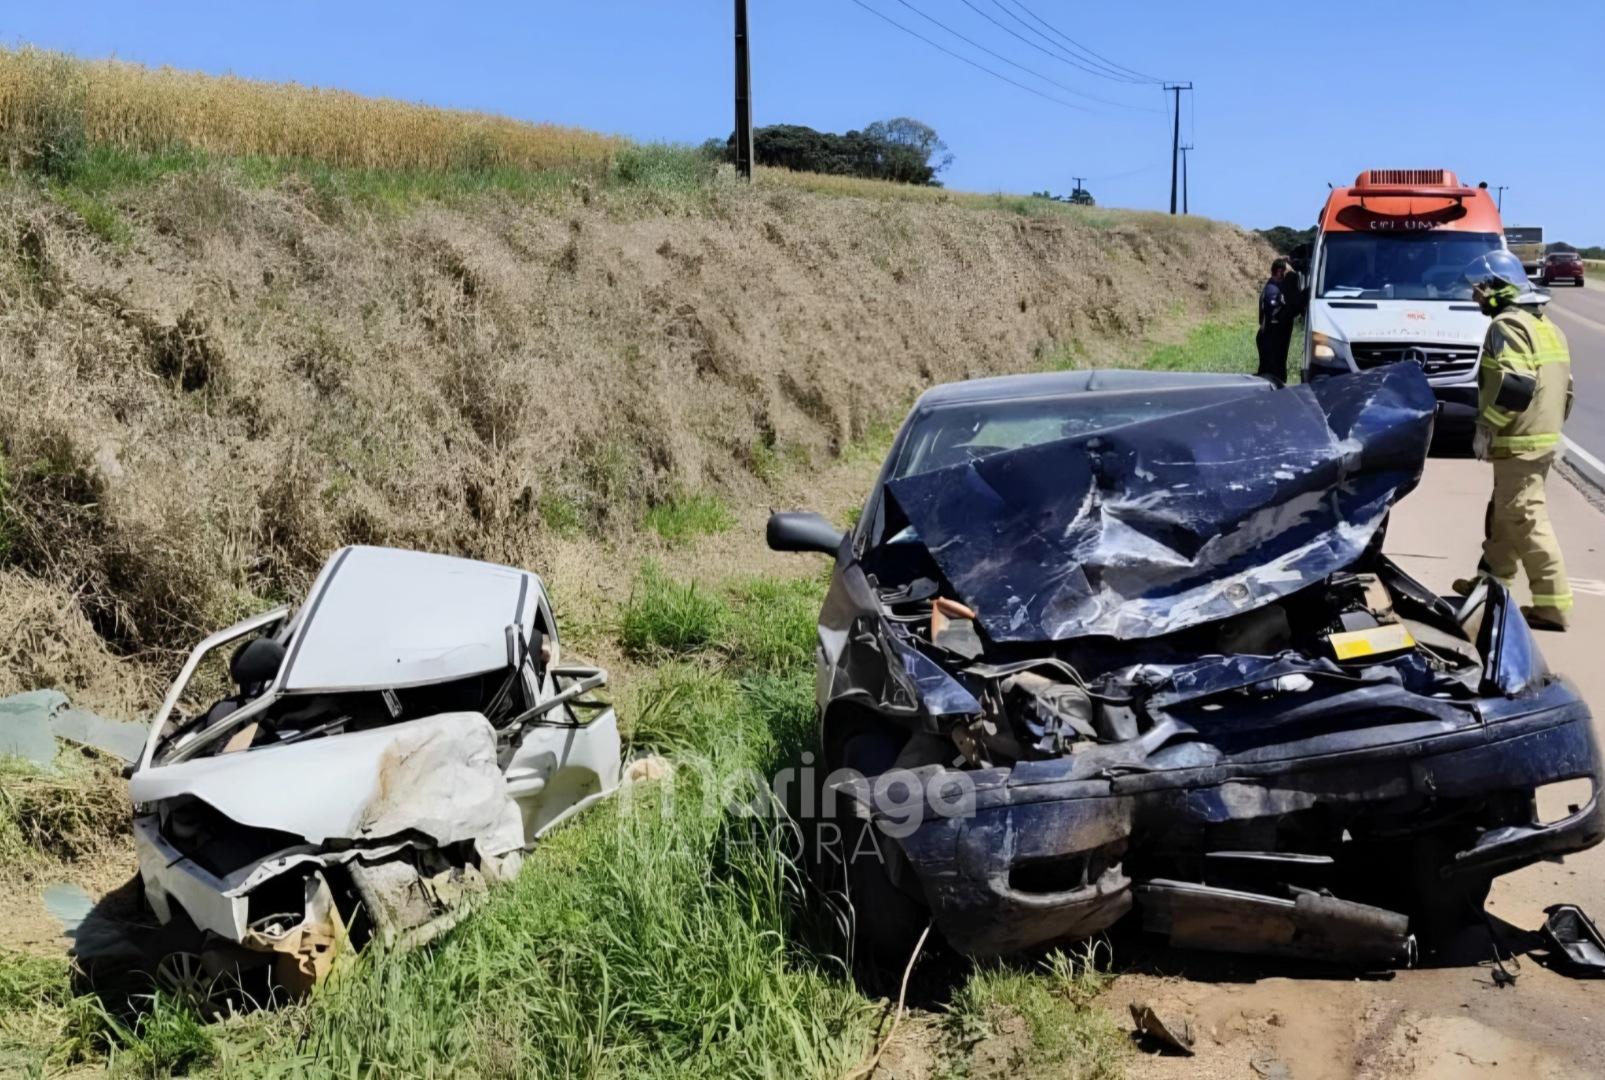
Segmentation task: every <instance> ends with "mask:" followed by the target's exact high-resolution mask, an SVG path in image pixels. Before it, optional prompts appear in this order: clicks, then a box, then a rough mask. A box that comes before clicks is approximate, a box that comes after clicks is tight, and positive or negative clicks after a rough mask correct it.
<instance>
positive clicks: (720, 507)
mask: <svg viewBox="0 0 1605 1080" xmlns="http://www.w3.org/2000/svg"><path fill="white" fill-rule="evenodd" d="M644 523H645V525H646V527H647V528H649V529H651V530H652V531H653V532H655V533H657V534H658V535H659V536H661V537H663V539H664V540H666V541H667V542H668V543H670V544H675V545H678V544H685V543H688V542H690V541H691V540H693V539H695V538H696V537H698V536H712V535H714V534H716V533H722V532H728V531H729V530H731V529H732V528H734V527H735V524H736V516H735V515H734V514H732V513H731V512H730V508H729V507H727V506H725V504H724V503H723V502H721V501H719V499H718V498H717V497H715V496H713V495H707V494H691V495H676V496H675V497H673V498H671V499H669V500H668V501H666V502H661V503H659V504H658V505H656V506H654V507H651V508H650V509H648V510H647V512H646V517H645V519H644Z"/></svg>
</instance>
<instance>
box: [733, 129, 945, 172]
mask: <svg viewBox="0 0 1605 1080" xmlns="http://www.w3.org/2000/svg"><path fill="white" fill-rule="evenodd" d="M702 148H703V152H704V153H705V154H707V155H708V156H709V157H712V158H715V159H719V160H723V161H730V162H734V161H735V160H736V136H735V133H734V132H731V134H730V137H729V138H728V139H725V140H723V141H721V140H719V139H709V140H708V141H707V142H705V143H703V145H702ZM752 155H753V160H754V161H755V162H757V164H759V165H772V166H775V167H776V168H781V169H792V170H794V171H796V172H814V173H825V174H827V175H831V176H862V177H865V178H867V179H870V180H891V181H893V182H895V183H900V184H918V185H921V186H924V187H941V183H940V182H939V181H938V180H937V178H936V177H937V174H938V173H940V172H941V171H942V170H943V169H946V168H947V167H948V166H949V165H951V164H952V163H953V155H952V154H950V153H948V150H947V144H946V143H944V142H943V141H942V139H941V137H940V136H938V135H937V134H936V131H935V130H934V129H933V128H931V127H930V125H928V124H923V123H921V122H920V121H918V120H915V119H912V118H910V117H907V116H899V117H894V118H893V119H891V120H877V121H875V122H874V123H873V124H870V125H868V126H867V127H865V128H864V129H863V130H862V131H848V132H846V133H843V134H838V133H836V132H833V131H816V130H814V129H813V128H811V127H805V126H803V125H802V124H771V125H769V126H768V127H761V128H756V129H754V130H753V133H752Z"/></svg>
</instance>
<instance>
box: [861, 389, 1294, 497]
mask: <svg viewBox="0 0 1605 1080" xmlns="http://www.w3.org/2000/svg"><path fill="white" fill-rule="evenodd" d="M1268 386H1269V384H1256V383H1251V382H1242V383H1228V384H1226V385H1223V386H1207V387H1200V386H1188V387H1173V388H1170V389H1163V390H1160V389H1155V390H1119V391H1113V390H1101V391H1083V392H1081V393H1075V394H1065V395H1060V396H1055V397H1038V398H1025V399H1019V398H1016V399H1013V400H1007V401H967V402H955V403H953V404H951V405H943V406H938V407H936V408H932V409H928V410H925V411H924V412H923V413H922V414H921V415H919V416H917V417H916V418H915V420H914V426H913V427H912V428H911V429H910V430H909V432H908V437H907V438H906V439H905V440H904V442H903V451H902V453H901V454H900V455H899V456H898V459H897V465H896V467H895V468H893V470H892V473H891V479H900V478H902V477H905V476H912V475H914V474H916V473H925V472H931V471H933V470H936V469H943V468H947V467H948V466H951V465H961V464H963V463H964V462H966V461H972V460H974V459H976V458H980V457H985V456H986V455H988V454H996V453H998V452H1000V451H1003V450H1018V449H1020V448H1022V447H1026V446H1035V445H1037V444H1038V443H1046V442H1052V441H1054V440H1055V439H1068V438H1071V437H1073V436H1076V435H1085V434H1087V433H1089V432H1093V431H1104V430H1107V429H1109V428H1114V427H1120V426H1122V425H1124V424H1132V423H1136V422H1138V421H1140V420H1152V419H1154V418H1156V417H1160V416H1167V415H1170V414H1172V413H1179V412H1186V411H1188V410H1190V409H1201V408H1203V407H1204V406H1206V405H1214V404H1217V403H1219V402H1223V401H1228V400H1231V399H1232V398H1239V397H1243V396H1245V395H1247V394H1252V393H1258V392H1260V391H1262V390H1264V389H1267V388H1268Z"/></svg>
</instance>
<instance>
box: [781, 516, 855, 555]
mask: <svg viewBox="0 0 1605 1080" xmlns="http://www.w3.org/2000/svg"><path fill="white" fill-rule="evenodd" d="M845 536H846V534H845V533H843V532H842V531H841V530H840V529H838V528H836V526H834V525H832V524H831V523H830V522H829V521H828V520H826V519H825V517H824V515H823V514H815V513H813V512H811V511H801V510H781V511H779V512H777V513H773V514H770V515H769V527H768V528H767V529H765V530H764V539H765V540H767V541H768V542H769V550H771V551H817V552H819V553H820V554H822V555H834V554H836V549H837V548H839V547H841V546H842V539H843V538H844V537H845Z"/></svg>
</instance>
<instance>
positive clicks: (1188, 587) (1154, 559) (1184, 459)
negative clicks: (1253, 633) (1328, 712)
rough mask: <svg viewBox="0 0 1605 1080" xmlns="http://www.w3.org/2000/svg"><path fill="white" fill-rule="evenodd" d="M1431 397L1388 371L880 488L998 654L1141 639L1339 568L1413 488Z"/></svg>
mask: <svg viewBox="0 0 1605 1080" xmlns="http://www.w3.org/2000/svg"><path fill="white" fill-rule="evenodd" d="M1434 409H1435V402H1434V398H1433V393H1432V388H1431V387H1430V385H1429V384H1428V383H1427V380H1426V377H1425V375H1423V374H1422V371H1421V369H1420V368H1419V367H1418V366H1417V365H1415V364H1393V365H1390V366H1388V367H1384V368H1379V369H1376V370H1374V371H1368V372H1363V373H1361V374H1358V375H1348V376H1342V377H1339V378H1333V379H1327V380H1323V381H1321V382H1318V383H1314V384H1306V385H1301V386H1296V387H1289V388H1286V389H1282V390H1278V391H1276V392H1275V393H1271V394H1255V395H1252V396H1249V397H1244V398H1240V399H1237V400H1233V401H1228V402H1225V403H1222V404H1218V405H1211V406H1206V407H1203V408H1199V409H1195V410H1192V411H1189V412H1184V413H1179V414H1175V415H1171V416H1166V417H1162V418H1160V419H1156V420H1150V421H1144V422H1141V423H1136V424H1129V425H1126V426H1124V427H1118V428H1112V429H1109V430H1107V431H1102V432H1095V433H1092V434H1086V435H1080V436H1077V437H1075V438H1071V439H1063V440H1059V441H1056V442H1049V443H1043V444H1039V445H1036V446H1031V447H1026V448H1023V449H1020V450H1012V451H1004V452H1001V453H996V454H991V455H989V456H987V457H984V458H979V459H977V460H975V461H971V462H968V463H966V464H964V465H959V466H954V467H952V468H947V469H939V470H936V471H934V472H928V473H922V474H918V475H914V476H908V477H904V478H902V479H900V480H894V481H891V482H890V483H888V484H887V490H888V492H889V493H890V496H891V497H892V498H893V499H894V500H896V502H897V505H898V506H899V507H900V508H901V509H902V511H903V513H904V515H905V516H906V517H907V518H908V521H909V524H910V525H911V526H912V528H913V530H914V532H915V534H917V537H918V539H919V541H920V542H921V543H923V544H924V546H925V548H926V549H927V550H928V551H929V552H930V554H931V557H932V558H933V559H934V560H935V562H936V564H937V566H938V568H939V569H940V570H941V572H942V574H943V575H944V576H945V577H946V578H947V580H948V582H949V583H950V584H951V585H952V587H953V588H954V589H955V590H956V591H957V593H958V595H959V597H960V599H962V600H963V601H964V602H965V603H966V604H967V605H969V606H970V607H972V608H974V609H975V610H976V612H977V617H978V620H979V622H980V623H981V625H982V627H983V628H984V629H985V630H986V632H987V634H988V635H989V636H990V637H991V639H992V640H993V641H996V642H1040V641H1058V640H1064V639H1067V638H1074V637H1081V636H1087V635H1110V636H1115V637H1122V638H1146V637H1155V636H1158V635H1160V634H1167V633H1171V632H1173V631H1176V630H1180V629H1182V628H1184V627H1187V626H1192V625H1195V624H1199V623H1206V622H1212V621H1216V620H1219V619H1223V618H1226V617H1228V616H1231V615H1235V614H1238V613H1240V612H1243V611H1247V610H1250V609H1252V608H1256V607H1259V606H1261V605H1263V604H1267V603H1269V602H1271V601H1273V600H1276V599H1278V598H1280V597H1283V596H1287V595H1289V594H1290V593H1293V592H1296V591H1297V590H1299V589H1302V588H1304V587H1306V586H1308V585H1311V584H1313V583H1315V582H1317V581H1320V580H1321V579H1323V578H1325V577H1326V576H1327V575H1329V574H1331V573H1333V572H1334V571H1337V570H1341V569H1343V568H1344V567H1346V566H1348V565H1350V564H1351V563H1353V562H1354V561H1355V560H1356V559H1357V558H1358V557H1359V556H1360V554H1361V553H1362V552H1363V551H1364V550H1365V548H1366V545H1367V544H1369V543H1370V541H1371V539H1372V537H1373V536H1374V534H1375V533H1376V530H1377V529H1378V527H1379V526H1380V525H1381V523H1382V521H1383V518H1384V517H1385V515H1386V514H1387V511H1388V508H1389V507H1390V506H1391V505H1392V504H1393V503H1394V501H1395V500H1397V499H1398V498H1400V497H1401V496H1402V495H1404V494H1405V493H1407V492H1408V491H1410V490H1411V489H1412V488H1414V487H1415V485H1416V483H1417V482H1418V481H1419V480H1420V478H1421V471H1422V467H1423V464H1424V462H1425V460H1426V454H1427V447H1428V444H1429V442H1430V441H1431V437H1432V424H1433V415H1434Z"/></svg>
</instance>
